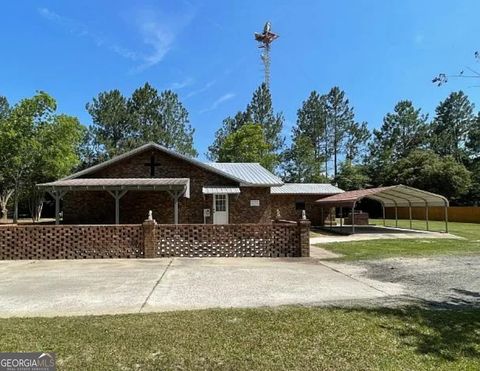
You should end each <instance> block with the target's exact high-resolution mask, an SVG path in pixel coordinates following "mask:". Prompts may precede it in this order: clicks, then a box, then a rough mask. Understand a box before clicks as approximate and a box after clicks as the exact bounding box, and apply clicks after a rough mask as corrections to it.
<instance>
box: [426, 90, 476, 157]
mask: <svg viewBox="0 0 480 371" xmlns="http://www.w3.org/2000/svg"><path fill="white" fill-rule="evenodd" d="M473 110H474V104H473V103H471V102H470V100H469V99H468V97H467V96H466V95H465V94H464V93H463V92H462V91H459V92H453V93H451V94H450V95H449V96H448V97H447V98H446V99H445V100H444V101H443V102H440V104H439V105H438V106H437V108H436V109H435V113H436V115H435V118H434V120H433V123H432V149H433V150H434V151H435V152H436V153H438V154H439V155H441V156H446V155H451V156H453V158H455V160H456V161H459V162H463V163H465V162H466V161H467V159H468V154H467V149H466V142H467V140H468V136H469V133H470V132H471V130H472V128H473V127H474V124H475V115H474V113H473Z"/></svg>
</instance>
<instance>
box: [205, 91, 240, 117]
mask: <svg viewBox="0 0 480 371" xmlns="http://www.w3.org/2000/svg"><path fill="white" fill-rule="evenodd" d="M234 97H235V94H234V93H226V94H223V95H222V96H221V97H219V98H218V99H217V100H216V101H215V102H213V103H212V105H211V106H210V107H209V108H205V109H203V110H201V111H200V113H205V112H210V111H213V110H216V109H217V108H218V107H219V106H220V105H221V104H223V103H225V102H226V101H229V100H230V99H233V98H234Z"/></svg>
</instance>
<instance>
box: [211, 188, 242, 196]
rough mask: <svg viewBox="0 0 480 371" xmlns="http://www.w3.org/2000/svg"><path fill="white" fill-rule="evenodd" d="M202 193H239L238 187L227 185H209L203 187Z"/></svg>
mask: <svg viewBox="0 0 480 371" xmlns="http://www.w3.org/2000/svg"><path fill="white" fill-rule="evenodd" d="M202 193H203V194H204V195H213V194H220V195H232V194H233V195H238V194H240V188H239V187H229V186H209V187H203V188H202Z"/></svg>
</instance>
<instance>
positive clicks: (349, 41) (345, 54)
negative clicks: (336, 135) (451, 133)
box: [0, 0, 480, 158]
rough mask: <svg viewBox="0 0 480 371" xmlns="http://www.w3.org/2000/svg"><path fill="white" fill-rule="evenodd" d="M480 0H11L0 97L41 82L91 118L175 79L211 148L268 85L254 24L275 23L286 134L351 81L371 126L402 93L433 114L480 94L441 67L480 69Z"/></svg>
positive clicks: (275, 62) (361, 115) (3, 18)
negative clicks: (102, 106)
mask: <svg viewBox="0 0 480 371" xmlns="http://www.w3.org/2000/svg"><path fill="white" fill-rule="evenodd" d="M479 13H480V3H479V2H478V1H474V0H471V1H470V0H462V1H458V2H454V1H434V0H428V1H426V0H425V1H418V0H417V1H411V0H407V1H405V0H403V1H385V0H383V1H381V0H378V1H373V0H372V1H354V0H351V1H340V0H339V1H335V2H333V1H302V0H299V1H295V2H293V1H273V0H272V1H262V2H259V1H245V0H244V1H226V0H223V1H81V2H80V1H76V2H72V1H41V0H37V1H9V2H2V7H1V12H0V35H1V44H0V45H1V54H0V55H1V57H0V95H6V96H7V97H8V99H9V100H10V101H11V102H15V101H17V100H18V99H20V98H22V97H27V96H31V95H33V94H34V92H35V91H36V90H44V91H47V92H48V93H50V94H51V95H52V96H54V97H55V98H56V99H57V101H58V105H59V110H60V111H61V112H64V113H67V114H71V115H75V116H77V117H79V119H80V121H81V122H82V123H83V124H86V125H88V124H90V123H91V119H90V116H89V115H88V113H87V112H86V111H85V104H86V103H87V102H89V101H90V100H91V99H92V97H94V96H96V95H97V94H98V93H99V92H101V91H104V90H110V89H114V88H118V89H120V90H121V91H122V92H123V93H124V94H125V95H130V94H131V92H132V91H133V90H134V89H135V88H137V87H139V86H141V85H143V84H144V83H145V82H147V81H148V82H150V83H151V84H152V85H154V86H155V87H156V88H157V89H159V90H163V89H167V88H170V89H173V90H175V91H176V92H177V93H178V94H179V95H180V98H181V100H182V101H183V103H184V104H185V106H186V107H187V109H188V111H189V113H190V119H191V124H192V126H193V127H194V128H195V130H196V133H195V146H196V148H197V149H198V151H199V153H200V157H201V158H203V155H204V153H205V152H206V148H207V147H208V145H209V144H210V143H211V142H212V140H213V137H214V132H215V130H216V129H217V128H218V127H219V126H220V124H221V121H222V119H223V118H224V117H226V116H228V115H230V114H234V113H235V112H237V111H238V110H241V109H244V108H245V106H246V104H247V103H248V102H249V100H250V98H251V95H252V92H253V90H254V89H255V88H256V87H257V86H258V85H259V84H260V83H261V82H262V79H263V70H262V65H261V62H260V58H259V56H260V51H259V49H258V48H257V46H256V44H255V41H254V40H253V32H254V31H260V30H261V29H262V27H263V24H264V23H265V21H266V20H270V21H271V22H272V24H273V30H274V31H276V32H277V33H278V34H279V35H280V38H279V39H278V41H276V42H275V43H274V45H273V47H272V67H271V71H272V72H271V74H272V81H271V89H272V94H273V98H274V105H275V109H276V110H278V111H283V112H284V115H285V117H286V125H285V135H287V136H289V134H290V130H291V127H292V125H293V124H294V123H295V119H296V111H297V109H298V107H299V106H300V105H301V102H302V101H303V100H304V99H305V98H306V97H307V96H308V94H309V92H310V91H311V90H314V89H315V90H317V91H319V92H321V93H323V92H327V91H328V90H329V89H330V88H331V87H332V86H334V85H338V86H340V87H341V88H342V89H344V90H345V91H346V93H347V95H348V97H349V99H350V101H351V103H352V105H353V106H354V107H355V111H356V117H357V120H359V121H364V120H365V121H368V123H369V126H370V128H373V127H378V126H379V125H380V124H381V121H382V117H383V116H384V115H385V113H387V112H389V111H391V110H392V109H393V106H394V104H395V103H396V102H397V101H398V100H401V99H411V100H413V102H414V104H415V105H416V106H418V107H421V108H422V109H423V110H424V111H425V112H427V113H433V111H434V109H435V106H436V105H437V103H438V102H439V101H440V100H442V99H444V98H445V97H446V96H447V95H448V93H449V92H450V91H452V90H457V89H464V90H465V92H466V93H467V94H468V95H469V96H470V98H471V100H472V101H473V102H474V103H476V104H477V106H479V105H480V88H475V87H472V85H480V82H478V83H476V82H475V81H468V80H451V81H450V82H449V83H448V84H447V85H446V86H443V87H440V88H437V87H435V86H434V85H433V84H432V83H431V79H432V77H433V76H434V75H436V74H437V73H439V72H447V73H455V72H458V71H459V70H461V69H464V68H466V67H467V66H470V67H474V68H475V67H478V68H479V69H480V66H479V65H478V64H477V63H476V62H475V60H474V57H473V53H474V51H475V50H478V49H480V45H479V43H478V35H479V34H480V22H478V14H479Z"/></svg>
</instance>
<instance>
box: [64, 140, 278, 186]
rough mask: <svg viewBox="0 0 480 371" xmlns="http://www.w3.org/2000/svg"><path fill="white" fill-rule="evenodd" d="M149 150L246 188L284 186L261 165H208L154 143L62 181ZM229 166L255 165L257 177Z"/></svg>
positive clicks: (253, 167)
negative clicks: (182, 161) (246, 174)
mask: <svg viewBox="0 0 480 371" xmlns="http://www.w3.org/2000/svg"><path fill="white" fill-rule="evenodd" d="M148 149H156V150H159V151H162V152H165V153H167V154H169V155H170V156H172V157H176V158H179V159H181V160H184V161H187V162H190V163H191V164H194V165H196V166H198V167H200V168H203V169H205V170H208V171H211V172H213V173H215V174H218V175H221V176H223V177H226V178H228V179H231V180H234V181H236V182H239V183H242V185H245V186H267V187H268V186H275V185H281V184H283V182H282V181H281V180H280V179H279V178H277V177H276V176H275V175H273V174H272V173H271V172H269V171H268V170H267V169H265V168H264V167H262V166H261V165H260V164H241V163H236V164H225V165H227V166H222V164H218V163H206V162H202V161H199V160H197V159H194V158H191V157H188V156H185V155H182V154H181V153H178V152H175V151H173V150H171V149H168V148H166V147H164V146H161V145H160V144H157V143H153V142H150V143H147V144H144V145H143V146H140V147H138V148H135V149H133V150H131V151H128V152H126V153H123V154H121V155H118V156H115V157H113V158H111V159H110V160H107V161H105V162H102V163H100V164H98V165H94V166H92V167H89V168H88V169H85V170H82V171H79V172H77V173H74V174H71V175H69V176H67V177H65V178H63V179H61V180H65V179H74V178H78V177H80V176H83V175H86V174H90V173H92V172H95V171H98V170H100V169H103V168H104V167H106V166H109V165H112V164H114V163H116V162H118V161H121V160H124V159H126V158H129V157H131V156H134V155H136V154H138V153H141V152H143V151H146V150H148ZM217 165H218V166H217ZM228 165H253V166H252V167H251V168H250V171H252V170H254V171H255V173H256V175H255V176H244V175H243V173H244V172H243V171H241V170H235V169H233V168H234V167H235V166H232V167H230V166H228ZM240 167H245V166H240ZM246 167H247V168H248V167H249V166H246ZM245 170H246V171H247V172H248V171H249V170H248V169H245ZM237 175H238V176H237ZM256 181H258V182H256Z"/></svg>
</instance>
